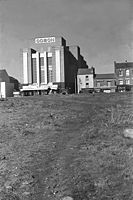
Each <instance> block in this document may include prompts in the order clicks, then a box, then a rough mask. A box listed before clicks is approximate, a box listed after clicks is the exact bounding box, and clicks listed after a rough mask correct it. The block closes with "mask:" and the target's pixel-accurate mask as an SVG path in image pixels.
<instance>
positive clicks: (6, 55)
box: [0, 0, 133, 82]
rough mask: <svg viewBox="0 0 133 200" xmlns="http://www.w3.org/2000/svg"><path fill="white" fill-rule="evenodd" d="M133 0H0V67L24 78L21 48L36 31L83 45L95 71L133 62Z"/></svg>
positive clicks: (112, 69) (106, 71) (35, 34)
mask: <svg viewBox="0 0 133 200" xmlns="http://www.w3.org/2000/svg"><path fill="white" fill-rule="evenodd" d="M132 10H133V0H0V69H6V70H7V72H8V74H9V75H11V76H13V77H15V78H17V79H18V80H19V81H20V82H21V81H22V69H21V67H20V66H21V65H20V49H21V48H23V47H25V41H26V40H27V39H30V38H34V37H37V36H39V37H40V36H42V37H45V36H46V37H47V36H54V35H59V36H63V37H64V38H65V39H66V41H67V45H78V46H79V47H80V49H81V54H82V55H83V56H84V59H85V60H86V62H87V64H88V66H89V67H91V66H94V67H95V69H96V73H112V72H113V71H114V61H116V62H125V60H127V61H129V62H133V42H132V41H133V14H132Z"/></svg>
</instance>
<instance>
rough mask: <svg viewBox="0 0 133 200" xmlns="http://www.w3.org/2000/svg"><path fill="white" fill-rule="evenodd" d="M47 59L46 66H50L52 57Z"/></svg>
mask: <svg viewBox="0 0 133 200" xmlns="http://www.w3.org/2000/svg"><path fill="white" fill-rule="evenodd" d="M47 59H48V60H47V62H48V65H52V57H48V58H47Z"/></svg>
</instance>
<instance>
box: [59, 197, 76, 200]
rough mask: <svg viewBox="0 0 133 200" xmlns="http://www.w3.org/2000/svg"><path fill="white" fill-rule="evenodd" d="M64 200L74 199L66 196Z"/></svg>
mask: <svg viewBox="0 0 133 200" xmlns="http://www.w3.org/2000/svg"><path fill="white" fill-rule="evenodd" d="M62 200H74V199H73V198H72V197H69V196H66V197H63V199H62Z"/></svg>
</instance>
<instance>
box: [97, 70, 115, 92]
mask: <svg viewBox="0 0 133 200" xmlns="http://www.w3.org/2000/svg"><path fill="white" fill-rule="evenodd" d="M94 89H95V91H98V92H106V93H110V92H115V91H116V78H115V74H113V73H110V74H96V75H95V79H94Z"/></svg>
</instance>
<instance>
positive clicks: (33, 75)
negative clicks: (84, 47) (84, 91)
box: [21, 37, 88, 95]
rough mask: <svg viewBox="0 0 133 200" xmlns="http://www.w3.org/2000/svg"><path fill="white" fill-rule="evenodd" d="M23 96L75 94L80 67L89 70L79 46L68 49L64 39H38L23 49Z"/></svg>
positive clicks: (31, 41) (30, 41)
mask: <svg viewBox="0 0 133 200" xmlns="http://www.w3.org/2000/svg"><path fill="white" fill-rule="evenodd" d="M21 65H22V69H23V85H22V89H21V92H22V93H23V95H34V94H43V93H45V92H47V91H48V90H53V91H59V90H60V91H61V90H63V89H68V90H69V92H70V93H73V92H75V91H76V88H77V86H76V84H75V83H77V81H76V79H77V71H78V68H87V67H88V66H87V64H86V62H85V61H84V58H83V57H82V55H81V54H80V48H79V47H78V46H67V45H66V40H65V39H64V38H62V37H37V38H33V39H31V40H29V41H28V43H27V48H24V49H22V50H21Z"/></svg>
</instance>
